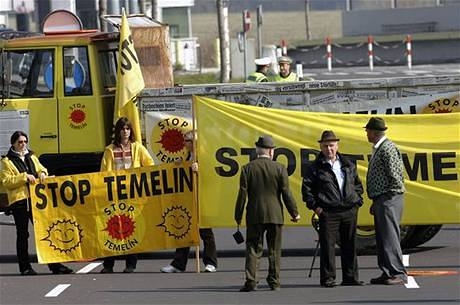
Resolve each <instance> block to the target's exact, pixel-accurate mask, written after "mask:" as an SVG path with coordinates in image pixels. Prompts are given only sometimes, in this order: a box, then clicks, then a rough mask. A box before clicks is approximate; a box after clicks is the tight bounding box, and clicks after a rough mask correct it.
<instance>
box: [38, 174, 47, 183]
mask: <svg viewBox="0 0 460 305" xmlns="http://www.w3.org/2000/svg"><path fill="white" fill-rule="evenodd" d="M38 177H39V178H40V183H43V181H45V178H46V173H44V172H41V173H40V175H39V176H38Z"/></svg>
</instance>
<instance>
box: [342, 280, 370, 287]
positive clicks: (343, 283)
mask: <svg viewBox="0 0 460 305" xmlns="http://www.w3.org/2000/svg"><path fill="white" fill-rule="evenodd" d="M340 285H342V286H364V285H366V283H364V282H363V281H357V280H354V281H344V282H342V283H341V284H340Z"/></svg>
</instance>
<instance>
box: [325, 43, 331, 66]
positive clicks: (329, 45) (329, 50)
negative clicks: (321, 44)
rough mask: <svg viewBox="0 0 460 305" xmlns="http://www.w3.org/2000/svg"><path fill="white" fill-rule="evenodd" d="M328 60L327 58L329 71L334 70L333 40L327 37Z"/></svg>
mask: <svg viewBox="0 0 460 305" xmlns="http://www.w3.org/2000/svg"><path fill="white" fill-rule="evenodd" d="M326 58H327V70H328V71H331V70H332V46H331V39H330V38H329V37H326Z"/></svg>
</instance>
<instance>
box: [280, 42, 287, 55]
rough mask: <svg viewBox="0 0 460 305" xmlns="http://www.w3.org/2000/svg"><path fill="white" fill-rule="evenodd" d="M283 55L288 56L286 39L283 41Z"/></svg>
mask: <svg viewBox="0 0 460 305" xmlns="http://www.w3.org/2000/svg"><path fill="white" fill-rule="evenodd" d="M281 53H282V54H283V56H286V55H287V44H286V40H284V39H282V40H281Z"/></svg>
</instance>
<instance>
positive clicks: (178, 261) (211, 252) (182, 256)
mask: <svg viewBox="0 0 460 305" xmlns="http://www.w3.org/2000/svg"><path fill="white" fill-rule="evenodd" d="M200 238H201V240H202V241H203V255H202V256H203V263H204V264H205V265H213V266H214V267H217V250H216V241H215V239H214V233H213V232H212V229H208V228H206V229H200ZM189 253H190V247H185V248H177V249H176V253H175V255H174V260H173V261H172V262H171V266H173V267H174V268H177V269H179V270H182V271H185V269H186V268H187V261H188V256H189Z"/></svg>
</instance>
